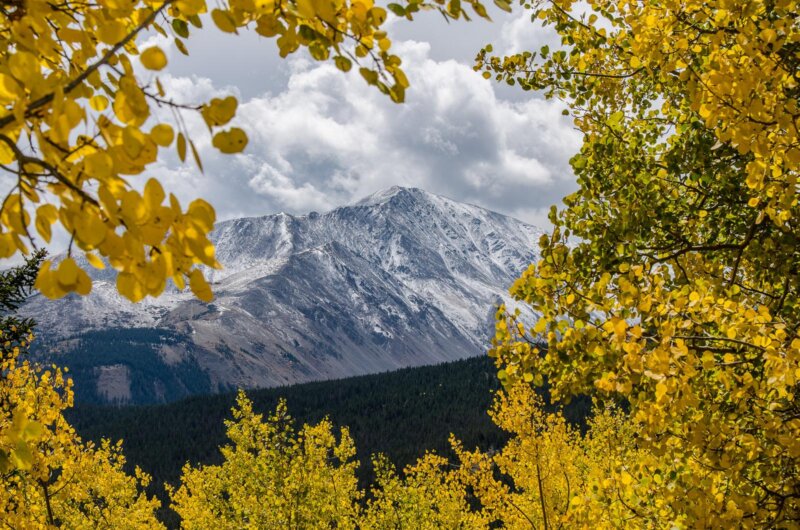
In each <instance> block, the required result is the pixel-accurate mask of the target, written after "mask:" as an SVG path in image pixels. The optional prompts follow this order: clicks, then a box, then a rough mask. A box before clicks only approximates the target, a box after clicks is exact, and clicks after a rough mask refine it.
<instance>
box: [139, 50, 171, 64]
mask: <svg viewBox="0 0 800 530" xmlns="http://www.w3.org/2000/svg"><path fill="white" fill-rule="evenodd" d="M139 60H140V61H141V62H142V66H144V67H145V68H147V69H148V70H162V69H164V67H165V66H167V55H166V54H165V53H164V51H163V50H162V49H161V48H159V47H158V46H152V47H150V48H147V49H146V50H144V51H143V52H142V55H141V56H140V58H139Z"/></svg>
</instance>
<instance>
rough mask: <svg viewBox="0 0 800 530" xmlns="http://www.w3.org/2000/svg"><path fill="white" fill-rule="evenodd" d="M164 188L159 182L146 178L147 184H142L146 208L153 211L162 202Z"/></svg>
mask: <svg viewBox="0 0 800 530" xmlns="http://www.w3.org/2000/svg"><path fill="white" fill-rule="evenodd" d="M165 197H166V195H165V194H164V188H162V187H161V183H160V182H159V181H158V180H156V179H154V178H151V179H148V180H147V184H145V186H144V202H145V205H146V207H147V209H148V210H150V211H155V209H156V208H157V207H158V206H160V205H161V203H162V202H164V198H165Z"/></svg>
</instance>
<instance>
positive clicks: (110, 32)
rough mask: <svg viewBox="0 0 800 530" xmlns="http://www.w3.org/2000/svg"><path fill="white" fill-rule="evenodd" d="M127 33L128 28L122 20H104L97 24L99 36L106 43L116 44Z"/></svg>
mask: <svg viewBox="0 0 800 530" xmlns="http://www.w3.org/2000/svg"><path fill="white" fill-rule="evenodd" d="M127 34H128V28H127V26H126V24H125V23H124V22H122V21H121V20H104V21H102V22H100V23H99V24H98V25H97V37H98V38H99V39H100V41H101V42H103V43H105V44H116V43H118V42H120V41H121V40H122V39H124V38H125V35H127Z"/></svg>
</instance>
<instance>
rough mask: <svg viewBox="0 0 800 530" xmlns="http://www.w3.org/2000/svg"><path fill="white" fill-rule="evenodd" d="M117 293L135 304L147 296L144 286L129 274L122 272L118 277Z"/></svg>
mask: <svg viewBox="0 0 800 530" xmlns="http://www.w3.org/2000/svg"><path fill="white" fill-rule="evenodd" d="M117 291H119V293H120V294H121V295H122V296H124V297H125V298H127V299H128V300H130V301H131V302H133V303H136V302H139V301H141V300H142V298H144V295H145V293H144V289H143V288H142V284H141V283H140V282H139V280H138V279H137V278H136V276H134V275H133V274H131V273H129V272H120V273H119V274H118V275H117Z"/></svg>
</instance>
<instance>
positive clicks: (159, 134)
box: [150, 123, 175, 147]
mask: <svg viewBox="0 0 800 530" xmlns="http://www.w3.org/2000/svg"><path fill="white" fill-rule="evenodd" d="M150 137H151V138H152V139H153V141H154V142H155V143H156V144H157V145H160V146H161V147H169V146H170V145H171V144H172V140H174V139H175V131H174V130H173V129H172V126H171V125H169V124H168V123H159V124H157V125H154V126H153V128H152V129H150Z"/></svg>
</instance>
